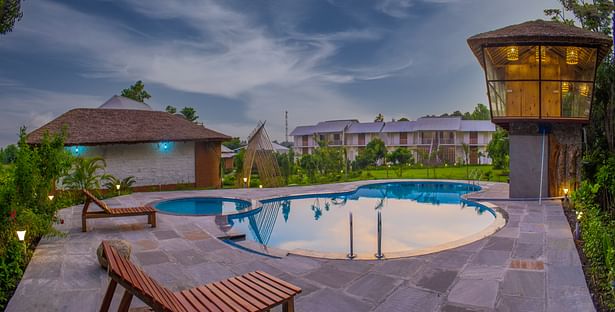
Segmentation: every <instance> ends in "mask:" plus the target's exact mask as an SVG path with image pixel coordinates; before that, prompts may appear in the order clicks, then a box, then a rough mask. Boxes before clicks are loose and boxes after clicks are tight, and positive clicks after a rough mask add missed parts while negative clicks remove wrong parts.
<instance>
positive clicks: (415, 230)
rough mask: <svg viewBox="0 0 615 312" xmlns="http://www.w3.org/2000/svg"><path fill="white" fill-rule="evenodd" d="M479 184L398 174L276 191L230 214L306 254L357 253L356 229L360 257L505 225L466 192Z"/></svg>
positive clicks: (234, 223) (257, 235)
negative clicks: (401, 178) (323, 189)
mask: <svg viewBox="0 0 615 312" xmlns="http://www.w3.org/2000/svg"><path fill="white" fill-rule="evenodd" d="M479 189H480V188H479V187H478V186H474V185H469V184H464V183H444V182H399V183H386V184H372V185H366V186H362V187H359V188H358V189H357V190H356V191H354V192H350V193H336V194H312V195H302V196H291V197H282V198H274V199H269V200H264V201H262V207H261V208H259V209H255V210H253V211H250V212H247V213H244V214H238V215H231V216H229V217H228V224H227V225H226V226H227V228H228V226H229V225H230V227H231V229H233V230H234V231H236V232H242V233H245V234H246V235H247V237H248V238H249V239H250V240H253V241H255V242H257V243H259V244H261V245H263V246H266V247H268V248H271V247H273V248H275V249H282V250H287V251H291V252H293V253H297V254H303V255H311V256H319V257H328V258H343V257H345V256H346V255H347V254H349V253H350V245H351V243H350V242H351V236H352V251H353V254H356V255H357V256H358V257H359V258H365V259H369V258H372V259H373V258H374V257H375V258H380V257H381V256H384V257H387V258H391V257H400V256H407V255H414V254H424V253H429V252H434V251H437V250H442V249H446V248H452V247H456V246H460V245H463V244H466V243H469V242H471V241H474V240H477V239H480V238H482V237H484V236H486V235H489V234H491V233H493V232H495V231H496V230H497V229H498V228H499V227H501V226H503V224H504V222H505V221H503V219H502V218H503V217H502V216H501V215H499V213H498V212H496V211H494V210H493V209H490V208H487V207H485V206H482V205H478V204H475V203H472V202H468V201H466V200H463V199H462V198H461V195H463V194H466V193H469V192H474V191H478V190H479ZM351 220H352V221H351ZM496 220H497V221H499V222H495V221H496ZM351 223H352V235H351V234H350V233H351V230H350V227H351V225H350V224H351ZM498 224H499V225H498ZM379 228H380V230H379ZM379 233H380V234H379ZM379 237H380V238H379ZM379 245H380V249H379Z"/></svg>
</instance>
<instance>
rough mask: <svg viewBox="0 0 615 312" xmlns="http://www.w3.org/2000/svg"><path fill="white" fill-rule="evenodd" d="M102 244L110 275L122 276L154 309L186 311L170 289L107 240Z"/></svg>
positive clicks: (137, 294)
mask: <svg viewBox="0 0 615 312" xmlns="http://www.w3.org/2000/svg"><path fill="white" fill-rule="evenodd" d="M102 244H103V249H104V253H105V256H106V258H107V262H108V264H109V270H110V273H109V275H111V277H112V278H114V279H116V278H120V279H121V280H122V281H123V282H124V283H125V284H128V286H129V287H128V288H127V289H129V288H132V290H130V291H131V292H133V294H134V295H135V296H137V297H138V298H139V299H141V300H142V301H143V302H145V303H147V304H150V305H151V306H152V308H154V310H157V311H158V310H162V311H186V309H185V308H184V307H183V306H182V305H181V303H180V302H179V300H178V299H177V297H175V295H174V294H173V293H172V292H171V291H170V290H168V289H167V288H165V287H164V286H162V285H160V284H159V283H158V282H157V281H156V280H154V279H153V278H151V277H150V276H149V275H147V274H146V273H145V272H143V270H141V268H139V267H137V266H136V265H134V264H133V263H132V262H131V261H130V260H127V259H125V258H124V257H122V256H120V254H119V253H118V252H117V250H115V248H114V247H112V246H111V245H109V244H108V243H107V242H104V241H103V243H102ZM122 281H118V282H119V283H120V285H123V283H122ZM123 286H124V287H126V286H125V285H123ZM133 290H134V291H133Z"/></svg>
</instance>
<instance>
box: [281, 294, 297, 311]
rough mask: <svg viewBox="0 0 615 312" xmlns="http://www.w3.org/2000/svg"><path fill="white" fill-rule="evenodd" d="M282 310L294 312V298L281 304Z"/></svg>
mask: <svg viewBox="0 0 615 312" xmlns="http://www.w3.org/2000/svg"><path fill="white" fill-rule="evenodd" d="M282 311H283V312H295V298H294V297H293V298H290V299H288V300H286V301H285V302H284V303H283V304H282Z"/></svg>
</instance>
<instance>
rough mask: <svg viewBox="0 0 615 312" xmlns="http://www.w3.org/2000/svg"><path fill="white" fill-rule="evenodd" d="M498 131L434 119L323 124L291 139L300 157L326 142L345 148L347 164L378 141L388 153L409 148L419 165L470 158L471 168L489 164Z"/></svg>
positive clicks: (487, 125)
mask: <svg viewBox="0 0 615 312" xmlns="http://www.w3.org/2000/svg"><path fill="white" fill-rule="evenodd" d="M495 130H496V129H495V125H494V124H492V123H491V121H489V120H462V119H461V117H435V118H419V119H417V120H414V121H396V122H395V121H394V122H368V123H361V122H358V121H357V120H334V121H324V122H320V123H318V124H316V125H313V126H300V127H297V128H295V130H293V131H292V132H291V134H290V135H291V136H292V137H293V140H294V149H295V153H296V155H297V156H301V155H305V154H310V153H312V152H313V151H314V148H316V147H318V146H319V142H326V143H327V145H329V146H333V147H343V148H345V149H346V152H347V156H348V160H350V161H352V160H354V159H355V158H356V157H357V155H358V154H359V152H360V151H361V150H362V149H364V148H365V146H366V145H367V144H368V143H369V142H370V141H371V140H373V139H374V138H379V139H381V140H382V141H384V143H385V146H386V147H387V149H388V150H389V151H393V150H395V149H397V148H399V147H402V148H407V149H408V150H410V151H411V152H412V154H413V156H414V158H415V159H416V160H417V161H422V160H423V159H424V158H426V157H430V156H429V155H432V156H431V157H430V158H431V159H434V158H436V159H438V160H439V161H440V162H441V163H445V164H455V163H464V162H465V159H466V156H467V158H468V162H469V163H470V164H490V163H491V159H490V158H489V157H488V156H487V151H486V148H487V145H488V144H489V142H490V141H491V138H492V135H493V133H494V132H495ZM464 146H467V152H468V155H466V150H464Z"/></svg>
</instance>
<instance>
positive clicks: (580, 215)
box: [574, 211, 583, 240]
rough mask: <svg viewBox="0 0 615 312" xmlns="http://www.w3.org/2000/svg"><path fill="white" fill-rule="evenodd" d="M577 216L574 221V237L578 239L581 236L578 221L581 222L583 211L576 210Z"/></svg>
mask: <svg viewBox="0 0 615 312" xmlns="http://www.w3.org/2000/svg"><path fill="white" fill-rule="evenodd" d="M576 215H577V218H576V220H575V222H574V239H576V240H579V238H580V237H581V227H580V224H579V222H581V217H582V216H583V211H577V212H576Z"/></svg>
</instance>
